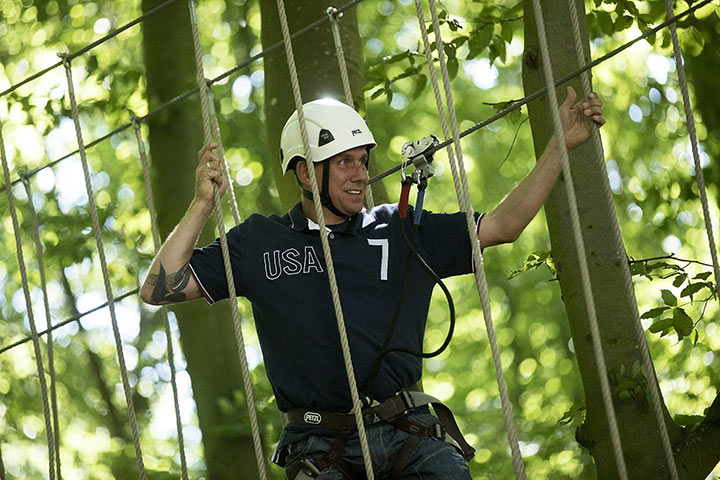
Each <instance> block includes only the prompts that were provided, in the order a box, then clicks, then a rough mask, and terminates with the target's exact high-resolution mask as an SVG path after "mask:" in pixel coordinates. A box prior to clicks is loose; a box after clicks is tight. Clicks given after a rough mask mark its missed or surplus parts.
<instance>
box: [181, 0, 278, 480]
mask: <svg viewBox="0 0 720 480" xmlns="http://www.w3.org/2000/svg"><path fill="white" fill-rule="evenodd" d="M188 7H189V8H190V26H191V28H192V35H193V43H194V47H195V63H196V65H197V80H198V86H199V87H200V105H201V107H202V123H203V132H204V134H205V143H212V133H211V127H210V99H209V95H208V90H209V89H208V86H207V82H206V81H205V76H204V74H203V68H202V55H201V52H202V50H201V47H200V33H199V30H198V24H197V14H196V9H195V1H194V0H189V2H188ZM229 180H230V179H228V181H229ZM213 200H214V203H215V213H216V216H217V227H218V236H219V238H220V249H221V251H222V257H223V265H224V267H225V278H226V280H227V284H228V296H229V300H230V311H231V314H232V318H233V327H234V331H235V341H236V342H237V346H238V355H239V357H240V370H241V372H242V378H243V386H244V388H245V399H246V400H247V405H248V415H249V417H250V429H251V431H252V438H253V446H254V447H255V460H256V462H257V467H258V474H259V476H260V478H261V479H263V480H265V479H266V478H267V473H266V469H265V460H264V456H263V451H262V441H261V439H260V428H259V426H258V419H257V411H256V409H255V395H254V393H253V388H252V380H251V378H250V367H249V365H248V360H247V353H246V349H245V339H244V337H243V333H242V325H241V323H240V312H239V311H238V306H237V293H236V291H235V280H234V278H233V273H232V266H231V264H230V251H229V249H228V243H227V237H226V235H225V224H224V223H223V213H222V205H221V203H220V195H219V193H218V190H217V187H216V188H215V189H214V199H213Z"/></svg>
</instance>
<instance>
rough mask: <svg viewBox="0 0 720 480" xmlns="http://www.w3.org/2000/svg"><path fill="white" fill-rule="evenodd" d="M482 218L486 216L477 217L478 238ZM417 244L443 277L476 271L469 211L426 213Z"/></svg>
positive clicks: (475, 222)
mask: <svg viewBox="0 0 720 480" xmlns="http://www.w3.org/2000/svg"><path fill="white" fill-rule="evenodd" d="M482 216H483V214H482V213H478V212H475V214H474V222H473V233H474V235H475V236H477V230H478V226H479V224H480V221H481V220H482ZM417 243H418V245H419V246H420V249H421V253H422V255H423V257H425V260H426V261H427V262H428V264H429V265H430V266H431V267H432V268H433V270H435V273H437V274H438V275H439V276H440V277H442V278H445V277H452V276H455V275H463V274H466V273H472V272H473V270H474V264H473V257H472V245H471V243H470V236H469V235H468V228H467V219H466V218H465V212H458V213H432V212H429V211H427V210H423V215H422V218H421V220H420V227H419V229H418V232H417Z"/></svg>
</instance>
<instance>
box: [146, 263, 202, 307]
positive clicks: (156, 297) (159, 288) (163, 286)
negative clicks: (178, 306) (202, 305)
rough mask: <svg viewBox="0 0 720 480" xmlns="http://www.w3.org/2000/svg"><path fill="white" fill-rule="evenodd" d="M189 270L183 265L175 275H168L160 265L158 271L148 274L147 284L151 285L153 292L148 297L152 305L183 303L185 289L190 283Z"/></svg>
mask: <svg viewBox="0 0 720 480" xmlns="http://www.w3.org/2000/svg"><path fill="white" fill-rule="evenodd" d="M190 275H191V274H190V268H189V267H188V266H187V265H185V266H184V267H182V268H181V269H180V270H178V271H177V272H175V273H171V274H168V273H167V272H165V268H164V267H163V265H162V263H161V264H160V271H159V272H158V273H157V275H155V274H150V275H148V277H147V280H146V281H147V283H148V284H149V285H152V286H153V287H154V288H153V291H152V296H151V297H150V299H151V301H152V302H153V303H176V302H183V301H185V292H184V291H183V290H185V287H187V285H188V283H189V282H190Z"/></svg>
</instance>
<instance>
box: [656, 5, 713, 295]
mask: <svg viewBox="0 0 720 480" xmlns="http://www.w3.org/2000/svg"><path fill="white" fill-rule="evenodd" d="M665 10H666V11H667V16H668V18H670V17H672V16H673V8H672V3H671V2H670V1H668V0H665ZM670 35H671V36H672V42H673V54H674V55H675V66H676V67H677V72H678V82H679V83H680V90H681V91H682V97H683V106H684V107H685V121H686V122H687V128H688V135H689V136H690V144H691V145H692V152H693V162H694V163H695V178H696V180H697V185H698V190H699V191H700V202H701V203H702V209H703V218H704V219H705V231H706V232H707V237H708V245H709V246H710V256H711V257H712V264H713V272H714V273H715V294H716V295H715V298H717V299H718V301H719V302H720V268H718V257H717V247H716V246H715V237H714V236H713V226H712V220H711V217H710V208H709V207H708V199H707V192H706V190H705V177H704V175H703V171H702V165H701V164H700V154H699V153H698V140H697V133H696V132H695V116H694V115H693V112H692V105H691V103H690V95H689V93H688V86H687V79H686V78H685V64H684V62H683V57H682V51H681V50H680V42H678V36H677V28H676V25H675V24H674V23H673V24H671V25H670Z"/></svg>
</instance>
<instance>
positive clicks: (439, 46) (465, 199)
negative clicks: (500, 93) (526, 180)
mask: <svg viewBox="0 0 720 480" xmlns="http://www.w3.org/2000/svg"><path fill="white" fill-rule="evenodd" d="M428 3H429V6H430V13H431V15H432V22H433V30H434V32H435V42H436V50H437V52H438V59H439V62H440V72H441V74H442V79H443V86H444V90H445V101H446V104H447V110H448V116H449V117H450V124H451V125H450V126H451V129H452V139H453V144H454V147H455V152H457V160H456V159H455V155H454V153H453V149H452V148H448V158H449V159H450V170H451V171H452V174H453V182H454V184H455V191H456V193H457V196H458V202H459V204H460V209H461V210H463V211H464V212H465V217H466V220H467V227H468V234H469V238H470V244H471V245H472V253H473V261H474V264H475V265H476V268H475V272H474V273H475V284H476V286H477V290H478V295H479V296H480V303H481V305H482V310H483V317H484V319H485V327H486V329H487V333H488V340H489V342H490V350H491V352H492V358H493V363H494V365H495V378H496V380H497V383H498V391H499V392H500V401H501V405H502V411H503V418H504V421H505V429H506V431H507V435H508V442H509V443H510V451H511V455H512V462H513V470H514V472H515V478H517V479H525V478H526V473H525V465H524V463H523V459H522V454H521V453H520V445H519V442H518V438H517V432H516V429H515V422H514V420H513V416H512V403H511V402H510V398H509V396H508V392H507V386H506V384H505V377H504V375H503V369H502V360H501V358H500V350H499V348H498V345H497V338H496V335H495V327H494V324H493V318H492V308H491V306H490V295H489V292H488V286H487V279H486V278H485V267H484V260H483V256H482V250H481V248H480V242H479V241H478V237H477V233H476V228H475V216H474V211H473V207H472V201H471V199H470V187H469V185H468V181H467V174H466V172H465V164H464V162H463V155H462V147H461V145H460V136H459V133H458V125H457V115H456V113H455V103H454V101H453V96H452V89H451V85H450V76H449V74H448V70H447V62H446V59H445V52H444V49H443V40H442V35H441V32H440V20H439V18H438V13H437V8H436V6H435V0H429V2H428ZM415 9H416V11H417V15H418V22H419V24H420V30H421V32H422V37H423V43H424V46H425V55H426V57H427V59H428V60H427V61H428V70H429V73H430V81H431V83H432V86H433V92H434V95H435V103H436V104H437V108H438V113H439V114H440V121H441V124H442V129H443V136H444V137H445V138H449V137H450V135H449V132H448V126H447V119H446V116H445V110H444V108H443V103H442V99H441V98H440V91H439V90H440V89H439V85H438V80H437V75H436V73H435V65H434V60H433V58H432V50H431V47H430V42H429V40H428V32H427V28H426V26H425V18H424V15H423V11H422V6H421V4H420V0H415ZM456 162H457V166H458V167H459V171H458V168H457V167H456V165H455V163H456ZM458 174H459V175H458Z"/></svg>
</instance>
